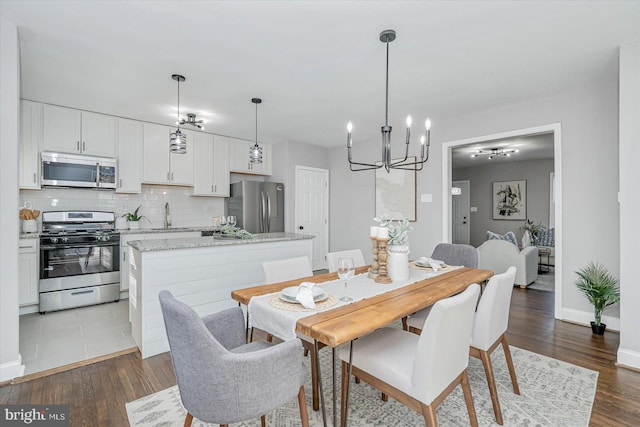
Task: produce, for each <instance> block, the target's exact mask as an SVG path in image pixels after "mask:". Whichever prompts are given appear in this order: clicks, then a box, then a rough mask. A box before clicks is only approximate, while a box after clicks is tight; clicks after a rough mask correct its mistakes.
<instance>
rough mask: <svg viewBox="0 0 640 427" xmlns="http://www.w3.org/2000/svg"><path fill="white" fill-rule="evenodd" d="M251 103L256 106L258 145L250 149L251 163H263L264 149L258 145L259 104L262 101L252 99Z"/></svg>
mask: <svg viewBox="0 0 640 427" xmlns="http://www.w3.org/2000/svg"><path fill="white" fill-rule="evenodd" d="M251 102H253V103H254V104H256V143H255V145H254V146H253V147H251V148H249V161H250V162H251V163H262V147H260V146H259V145H258V104H260V103H262V99H260V98H251Z"/></svg>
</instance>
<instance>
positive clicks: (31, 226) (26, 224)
mask: <svg viewBox="0 0 640 427" xmlns="http://www.w3.org/2000/svg"><path fill="white" fill-rule="evenodd" d="M22 231H23V232H24V233H36V232H37V231H38V223H37V222H36V220H35V219H25V220H22Z"/></svg>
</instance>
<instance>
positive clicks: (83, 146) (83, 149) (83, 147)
mask: <svg viewBox="0 0 640 427" xmlns="http://www.w3.org/2000/svg"><path fill="white" fill-rule="evenodd" d="M85 150H86V148H85V145H84V141H82V151H85Z"/></svg>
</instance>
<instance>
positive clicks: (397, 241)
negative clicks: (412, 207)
mask: <svg viewBox="0 0 640 427" xmlns="http://www.w3.org/2000/svg"><path fill="white" fill-rule="evenodd" d="M373 221H374V222H377V223H378V225H379V226H380V227H386V228H388V229H389V245H390V246H396V245H397V246H400V245H406V244H407V240H408V239H409V232H410V231H412V230H413V227H411V226H410V225H409V220H407V219H406V218H405V219H401V220H393V219H389V217H388V216H387V215H383V216H382V217H380V218H373Z"/></svg>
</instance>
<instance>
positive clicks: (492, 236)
mask: <svg viewBox="0 0 640 427" xmlns="http://www.w3.org/2000/svg"><path fill="white" fill-rule="evenodd" d="M487 240H506V241H507V242H510V243H513V244H514V245H516V246H518V239H517V238H516V233H514V232H513V231H507V232H506V233H505V234H504V235H502V234H498V233H494V232H492V231H487Z"/></svg>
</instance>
